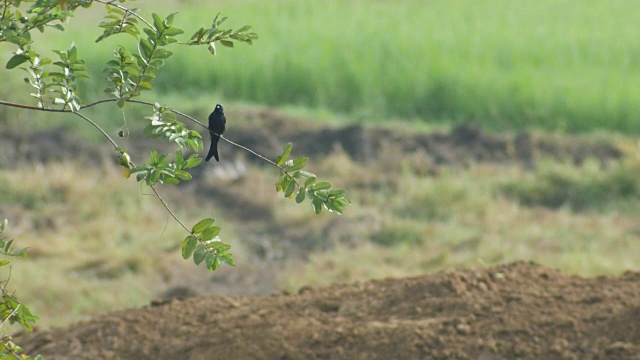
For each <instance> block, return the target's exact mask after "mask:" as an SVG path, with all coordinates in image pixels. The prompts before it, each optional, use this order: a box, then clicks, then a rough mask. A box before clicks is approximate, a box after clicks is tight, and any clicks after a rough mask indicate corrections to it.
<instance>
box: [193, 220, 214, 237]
mask: <svg viewBox="0 0 640 360" xmlns="http://www.w3.org/2000/svg"><path fill="white" fill-rule="evenodd" d="M215 222H216V219H212V218H206V219H202V220H200V221H198V223H197V224H195V225H193V228H191V232H193V233H194V234H200V233H201V232H203V231H204V230H205V229H207V228H209V227H211V225H213V224H214V223H215Z"/></svg>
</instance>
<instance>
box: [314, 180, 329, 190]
mask: <svg viewBox="0 0 640 360" xmlns="http://www.w3.org/2000/svg"><path fill="white" fill-rule="evenodd" d="M330 187H331V184H330V183H328V182H326V181H321V182H319V183H317V184H314V185H313V186H312V187H311V189H313V190H314V191H318V190H325V189H329V188H330Z"/></svg>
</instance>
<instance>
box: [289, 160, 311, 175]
mask: <svg viewBox="0 0 640 360" xmlns="http://www.w3.org/2000/svg"><path fill="white" fill-rule="evenodd" d="M307 161H309V158H308V157H299V158H296V159H295V160H293V164H292V165H291V167H289V168H288V169H287V171H289V172H292V171H296V170H300V169H302V168H303V167H304V166H305V165H307Z"/></svg>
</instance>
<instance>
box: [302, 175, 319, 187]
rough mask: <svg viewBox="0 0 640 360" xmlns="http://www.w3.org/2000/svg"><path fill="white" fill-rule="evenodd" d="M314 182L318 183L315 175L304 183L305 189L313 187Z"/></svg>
mask: <svg viewBox="0 0 640 360" xmlns="http://www.w3.org/2000/svg"><path fill="white" fill-rule="evenodd" d="M314 181H316V177H315V175H314V176H312V177H310V178H308V179H307V180H306V181H305V182H304V187H307V186H309V185H311V184H312V183H313V182H314Z"/></svg>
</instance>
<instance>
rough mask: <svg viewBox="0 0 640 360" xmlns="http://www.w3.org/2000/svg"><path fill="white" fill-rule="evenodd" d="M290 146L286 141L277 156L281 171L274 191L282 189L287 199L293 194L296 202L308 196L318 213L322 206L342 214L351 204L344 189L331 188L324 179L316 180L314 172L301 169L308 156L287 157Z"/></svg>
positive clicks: (300, 201)
mask: <svg viewBox="0 0 640 360" xmlns="http://www.w3.org/2000/svg"><path fill="white" fill-rule="evenodd" d="M292 148H293V145H292V144H291V143H288V144H287V145H285V146H284V148H283V151H282V154H280V156H278V161H277V165H278V167H280V170H281V171H280V177H279V178H278V182H276V191H282V192H283V193H284V196H285V197H286V198H289V199H291V198H293V197H294V195H295V199H296V203H298V204H300V203H302V202H303V201H304V200H305V198H308V199H309V200H310V201H311V206H312V207H313V210H314V211H315V212H316V214H320V212H322V209H323V208H324V209H326V210H328V211H329V212H336V213H338V214H340V215H342V210H343V208H344V207H345V206H346V205H348V204H351V201H350V200H349V199H348V198H347V197H346V191H345V190H339V189H331V187H332V186H333V185H331V184H330V183H328V182H326V181H320V182H317V177H316V175H315V174H313V173H311V172H308V171H305V170H303V169H304V167H305V166H306V165H307V162H308V161H309V158H307V157H298V158H295V159H289V156H290V155H291V149H292Z"/></svg>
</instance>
